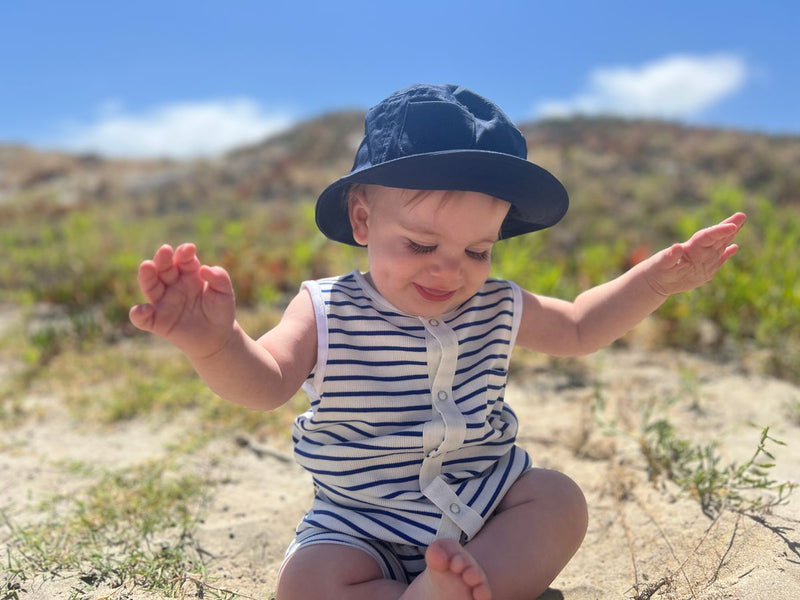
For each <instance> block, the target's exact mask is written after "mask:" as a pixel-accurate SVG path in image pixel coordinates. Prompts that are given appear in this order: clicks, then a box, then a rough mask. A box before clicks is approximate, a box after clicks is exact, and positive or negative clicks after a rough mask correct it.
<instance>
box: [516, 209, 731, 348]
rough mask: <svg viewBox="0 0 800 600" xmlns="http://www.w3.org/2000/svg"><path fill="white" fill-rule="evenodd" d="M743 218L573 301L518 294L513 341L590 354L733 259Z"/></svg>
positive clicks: (705, 232)
mask: <svg viewBox="0 0 800 600" xmlns="http://www.w3.org/2000/svg"><path fill="white" fill-rule="evenodd" d="M745 219H746V216H745V215H744V214H743V213H736V214H734V215H732V216H731V217H728V218H727V219H725V220H724V221H723V222H722V223H719V224H717V225H714V226H712V227H708V228H706V229H702V230H700V231H698V232H697V233H695V234H694V235H693V236H692V237H691V238H690V239H689V240H688V241H686V242H683V243H682V244H673V245H672V246H670V247H669V248H666V249H664V250H662V251H661V252H658V253H656V254H654V255H653V256H651V257H650V258H648V259H647V260H645V261H643V262H641V263H639V264H638V265H636V266H635V267H633V268H632V269H631V270H629V271H627V272H626V273H624V274H622V275H621V276H620V277H618V278H616V279H614V280H612V281H609V282H608V283H604V284H602V285H599V286H597V287H594V288H592V289H590V290H587V291H585V292H583V293H582V294H581V295H580V296H578V297H577V298H576V299H575V301H574V302H566V301H563V300H557V299H555V298H548V297H544V296H537V295H535V294H532V293H530V292H523V313H522V323H521V326H520V332H519V336H518V338H517V341H518V343H519V344H520V345H522V346H525V347H527V348H531V349H532V350H536V351H539V352H544V353H547V354H552V355H555V356H575V355H581V354H588V353H591V352H594V351H596V350H598V349H600V348H602V347H604V346H607V345H608V344H610V343H611V342H613V341H614V340H616V339H617V338H619V337H621V336H623V335H625V333H627V332H628V331H630V330H631V329H632V328H633V327H634V326H635V325H636V324H637V323H639V322H640V321H641V320H642V319H644V318H645V317H647V316H648V315H649V314H650V313H652V312H653V311H654V310H656V309H657V308H658V307H659V306H661V304H662V303H663V302H664V301H665V300H666V299H667V298H668V297H669V296H670V295H671V294H675V293H678V292H684V291H688V290H691V289H694V288H696V287H698V286H700V285H702V284H704V283H706V282H708V281H710V280H711V279H712V278H713V277H714V274H715V273H716V272H717V271H718V270H719V268H720V267H721V266H722V265H723V264H724V263H725V261H727V260H728V259H729V258H730V257H731V256H733V255H734V254H735V253H736V252H737V250H738V246H737V245H736V244H734V243H733V239H734V238H735V237H736V234H737V233H738V232H739V230H740V229H741V227H742V225H743V224H744V222H745Z"/></svg>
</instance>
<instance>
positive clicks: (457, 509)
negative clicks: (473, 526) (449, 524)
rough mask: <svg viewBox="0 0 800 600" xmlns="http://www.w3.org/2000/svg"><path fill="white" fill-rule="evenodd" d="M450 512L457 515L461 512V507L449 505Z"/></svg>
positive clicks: (453, 504) (454, 504)
mask: <svg viewBox="0 0 800 600" xmlns="http://www.w3.org/2000/svg"><path fill="white" fill-rule="evenodd" d="M450 512H451V513H453V514H454V515H457V514H458V513H460V512H461V507H460V506H459V505H458V504H456V503H455V502H453V503H452V504H451V505H450Z"/></svg>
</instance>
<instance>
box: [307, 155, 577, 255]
mask: <svg viewBox="0 0 800 600" xmlns="http://www.w3.org/2000/svg"><path fill="white" fill-rule="evenodd" d="M354 183H368V184H375V185H383V186H386V187H396V188H404V189H416V190H462V191H470V192H481V193H483V194H487V195H489V196H494V197H495V198H500V199H501V200H505V201H507V202H509V203H511V210H509V213H508V216H507V217H506V219H505V221H503V225H502V227H501V230H500V239H505V238H510V237H514V236H517V235H522V234H524V233H530V232H532V231H538V230H540V229H545V228H547V227H551V226H552V225H555V224H556V223H558V221H560V220H561V218H562V217H563V216H564V214H566V212H567V208H568V206H569V198H568V195H567V191H566V190H565V189H564V186H563V185H562V184H561V182H560V181H559V180H558V179H556V178H555V177H554V176H553V175H552V174H551V173H550V172H549V171H547V170H546V169H543V168H542V167H540V166H538V165H536V164H534V163H532V162H530V161H527V160H524V159H522V158H518V157H516V156H512V155H509V154H503V153H500V152H491V151H486V150H446V151H441V152H434V153H429V154H415V155H411V156H404V157H402V158H397V159H395V160H391V161H387V162H383V163H381V164H379V165H375V166H373V167H368V168H365V169H361V170H358V171H352V172H351V173H349V174H348V175H345V176H344V177H342V178H340V179H338V180H337V181H335V182H333V183H332V184H331V185H329V186H328V187H327V188H326V189H325V190H324V191H323V192H322V194H320V196H319V198H318V200H317V207H316V220H317V226H318V227H319V229H320V231H322V233H324V234H325V235H326V236H327V237H329V238H330V239H332V240H335V241H337V242H342V243H344V244H350V245H352V246H358V243H356V241H355V240H354V239H353V230H352V228H351V227H350V218H349V216H348V211H347V190H348V188H349V187H350V186H351V185H352V184H354Z"/></svg>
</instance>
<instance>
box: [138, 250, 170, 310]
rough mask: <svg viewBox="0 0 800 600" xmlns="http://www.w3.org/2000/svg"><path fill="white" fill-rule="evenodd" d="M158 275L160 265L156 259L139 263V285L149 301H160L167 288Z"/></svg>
mask: <svg viewBox="0 0 800 600" xmlns="http://www.w3.org/2000/svg"><path fill="white" fill-rule="evenodd" d="M158 275H159V271H158V267H157V266H156V263H155V261H154V260H146V261H144V262H142V264H140V265H139V274H138V279H139V287H140V288H141V290H142V293H144V295H145V297H146V298H147V301H148V302H158V301H159V300H160V299H161V297H162V296H163V295H164V291H165V290H166V286H165V285H164V284H163V283H162V281H161V279H160V278H159V276H158Z"/></svg>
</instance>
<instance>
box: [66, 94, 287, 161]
mask: <svg viewBox="0 0 800 600" xmlns="http://www.w3.org/2000/svg"><path fill="white" fill-rule="evenodd" d="M291 123H292V118H291V117H290V116H289V114H288V113H283V112H275V113H268V112H266V111H264V110H263V109H262V108H261V107H260V106H259V105H258V103H256V102H254V101H253V100H249V99H246V98H233V99H222V100H211V101H205V102H176V103H172V104H166V105H163V106H159V107H156V108H154V109H151V110H148V111H146V112H141V113H130V112H126V110H125V108H124V107H123V105H122V104H121V103H120V102H118V101H114V100H110V101H106V102H105V103H103V105H102V106H100V107H99V109H98V117H97V119H96V120H95V121H94V122H92V123H88V124H70V125H68V126H66V127H65V132H64V135H63V136H61V138H60V140H59V141H58V142H57V145H58V146H60V147H62V148H66V149H68V150H71V151H76V152H96V153H98V154H102V155H106V156H116V157H132V158H161V157H170V158H179V159H184V158H196V157H210V156H215V155H219V154H221V153H223V152H225V151H227V150H230V149H232V148H235V147H237V146H241V145H243V144H249V143H253V142H257V141H259V140H261V139H264V138H265V137H267V136H269V135H271V134H274V133H277V132H279V131H281V130H283V129H286V128H287V127H288V126H289V125H290V124H291Z"/></svg>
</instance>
